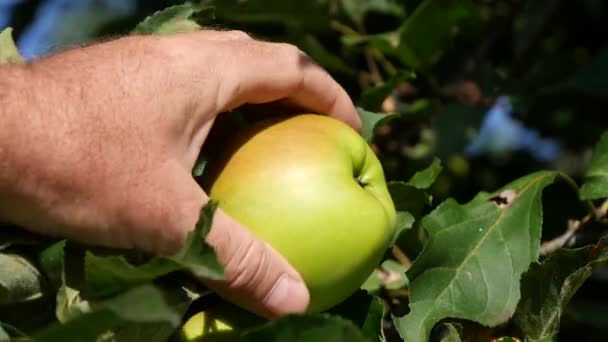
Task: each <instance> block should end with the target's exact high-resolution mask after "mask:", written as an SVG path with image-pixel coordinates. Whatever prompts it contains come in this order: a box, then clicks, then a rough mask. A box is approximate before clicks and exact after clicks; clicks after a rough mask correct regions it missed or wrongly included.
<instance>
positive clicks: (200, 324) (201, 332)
mask: <svg viewBox="0 0 608 342" xmlns="http://www.w3.org/2000/svg"><path fill="white" fill-rule="evenodd" d="M232 330H233V328H232V326H230V325H229V324H227V323H226V322H224V321H222V320H220V319H216V318H214V317H210V315H208V313H207V312H205V311H201V312H198V313H196V314H194V315H193V316H192V317H190V318H189V319H188V320H187V321H186V323H184V325H183V326H182V328H181V329H180V333H181V337H182V340H183V341H203V337H205V336H206V337H207V339H211V336H213V335H222V334H224V333H227V334H230V333H231V332H232Z"/></svg>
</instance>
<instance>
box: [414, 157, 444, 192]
mask: <svg viewBox="0 0 608 342" xmlns="http://www.w3.org/2000/svg"><path fill="white" fill-rule="evenodd" d="M442 170H443V167H442V166H441V160H440V159H439V158H437V157H435V158H434V159H433V162H432V163H431V165H430V166H429V167H427V168H426V169H424V170H422V171H418V172H416V174H414V176H412V178H411V179H410V180H409V181H408V182H407V184H408V185H411V186H413V187H415V188H416V189H428V188H430V187H431V185H433V183H434V182H435V179H437V176H439V174H440V173H441V171H442Z"/></svg>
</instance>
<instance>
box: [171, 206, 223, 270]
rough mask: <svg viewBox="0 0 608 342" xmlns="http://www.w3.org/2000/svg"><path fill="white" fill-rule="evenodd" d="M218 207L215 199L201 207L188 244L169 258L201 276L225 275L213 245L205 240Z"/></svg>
mask: <svg viewBox="0 0 608 342" xmlns="http://www.w3.org/2000/svg"><path fill="white" fill-rule="evenodd" d="M216 209H217V202H215V201H213V200H211V201H209V202H208V203H207V204H206V205H205V206H203V208H201V212H200V215H199V220H198V222H197V223H196V228H195V229H194V231H192V232H191V233H190V234H189V236H188V239H187V241H186V244H185V245H184V247H183V248H182V250H181V251H180V252H179V253H177V254H176V255H175V256H171V257H169V259H170V260H172V261H174V262H176V263H178V264H180V265H183V266H184V267H186V268H187V269H188V270H189V271H190V272H192V273H193V274H194V275H195V276H197V277H199V278H206V279H214V280H220V279H222V278H223V277H224V268H223V267H222V266H221V265H220V263H219V261H218V260H217V254H216V253H215V250H214V249H213V247H212V246H210V245H209V244H208V243H207V241H205V237H206V236H207V234H208V233H209V231H210V230H211V224H212V222H213V215H214V214H215V210H216Z"/></svg>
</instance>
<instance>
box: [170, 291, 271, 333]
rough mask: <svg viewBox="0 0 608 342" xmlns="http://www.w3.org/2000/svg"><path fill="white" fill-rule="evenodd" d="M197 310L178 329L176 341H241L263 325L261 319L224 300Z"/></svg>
mask: <svg viewBox="0 0 608 342" xmlns="http://www.w3.org/2000/svg"><path fill="white" fill-rule="evenodd" d="M199 310H200V311H198V312H196V313H195V314H193V315H192V316H189V317H187V319H186V321H185V323H184V324H183V325H182V326H181V327H180V329H179V336H178V339H177V341H181V342H236V341H241V340H242V338H241V335H242V334H243V333H244V332H246V331H248V330H250V329H252V328H255V327H257V326H260V325H262V324H263V323H265V320H264V319H262V318H261V317H258V316H256V315H254V314H253V313H251V312H249V311H247V310H244V309H243V308H240V307H238V306H236V305H234V304H232V303H229V302H226V301H224V300H220V301H219V302H217V303H215V304H212V305H204V306H203V307H202V308H200V309H199Z"/></svg>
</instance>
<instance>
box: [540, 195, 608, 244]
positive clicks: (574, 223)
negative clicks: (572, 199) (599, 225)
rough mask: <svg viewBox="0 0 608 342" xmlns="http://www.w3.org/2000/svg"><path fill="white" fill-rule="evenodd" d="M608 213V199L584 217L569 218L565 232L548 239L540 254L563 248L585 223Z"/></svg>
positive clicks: (603, 216)
mask: <svg viewBox="0 0 608 342" xmlns="http://www.w3.org/2000/svg"><path fill="white" fill-rule="evenodd" d="M607 214H608V200H606V201H604V203H602V205H601V206H600V207H599V208H598V209H596V210H594V211H593V212H591V213H589V214H587V215H585V217H583V218H582V219H580V220H569V221H568V228H567V229H566V231H565V232H564V233H563V234H561V235H560V236H558V237H556V238H554V239H552V240H549V241H546V242H544V243H543V244H542V245H541V247H540V254H541V255H543V256H544V255H548V254H551V253H553V252H555V251H556V250H558V249H560V248H562V247H563V246H565V245H566V244H567V243H568V242H569V241H570V239H572V237H573V236H574V234H576V232H578V231H579V230H580V229H581V228H582V227H583V226H584V225H586V224H588V223H589V222H597V221H600V220H601V219H603V218H605V217H606V215H607Z"/></svg>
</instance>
